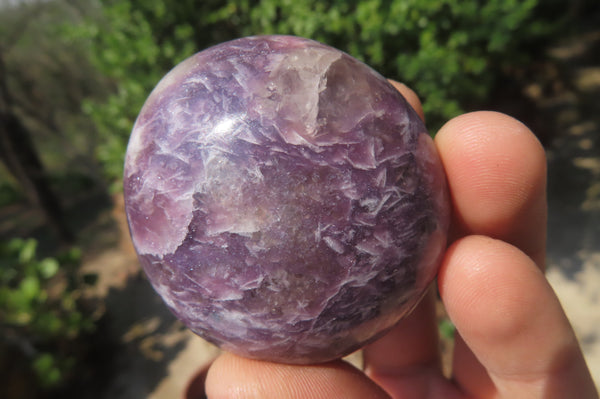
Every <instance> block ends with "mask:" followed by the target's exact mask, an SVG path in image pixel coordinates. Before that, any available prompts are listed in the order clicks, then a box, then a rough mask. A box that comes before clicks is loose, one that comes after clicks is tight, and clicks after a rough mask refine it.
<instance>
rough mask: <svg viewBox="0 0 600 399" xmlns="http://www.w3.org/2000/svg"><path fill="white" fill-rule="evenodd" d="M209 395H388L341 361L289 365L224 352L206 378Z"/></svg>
mask: <svg viewBox="0 0 600 399" xmlns="http://www.w3.org/2000/svg"><path fill="white" fill-rule="evenodd" d="M206 393H207V396H208V398H210V399H238V398H240V399H241V398H250V399H251V398H282V399H286V398H289V399H293V398H298V399H300V398H302V399H304V398H349V399H352V398H373V399H379V398H382V399H383V398H389V397H388V396H387V395H386V394H385V392H384V391H383V390H382V389H381V388H379V387H378V386H377V385H376V384H375V383H374V382H373V381H371V380H369V379H368V378H367V377H366V376H365V375H364V374H363V373H362V372H361V371H359V370H358V369H356V368H354V367H353V366H351V365H349V364H348V363H346V362H343V361H341V360H340V361H335V362H329V363H324V364H318V365H306V366H300V365H289V364H279V363H270V362H264V361H258V360H252V359H246V358H242V357H239V356H236V355H233V354H230V353H224V354H223V355H221V356H220V357H219V358H217V359H216V360H215V362H214V363H213V364H212V366H211V368H210V370H209V372H208V376H207V379H206Z"/></svg>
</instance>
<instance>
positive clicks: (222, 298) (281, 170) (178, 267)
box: [124, 36, 449, 363]
mask: <svg viewBox="0 0 600 399" xmlns="http://www.w3.org/2000/svg"><path fill="white" fill-rule="evenodd" d="M124 190H125V199H126V210H127V216H128V220H129V226H130V229H131V235H132V238H133V242H134V244H135V248H136V250H137V252H138V255H139V259H140V261H141V264H142V266H143V268H144V270H145V271H146V273H147V275H148V277H149V279H150V281H151V283H152V285H153V286H154V288H155V290H156V291H157V292H158V293H159V294H160V295H161V296H162V298H163V299H164V301H165V302H166V304H167V305H168V306H169V308H170V309H171V310H172V311H173V312H174V313H175V315H177V316H178V317H179V318H180V319H181V320H182V321H183V322H184V323H185V324H186V325H187V326H188V327H189V328H190V329H192V330H193V331H194V332H196V333H197V334H198V335H200V336H202V337H204V338H206V339H207V340H209V341H212V342H213V343H215V344H217V345H219V346H221V347H222V348H223V349H225V350H229V351H232V352H235V353H237V354H240V355H242V356H246V357H251V358H259V359H266V360H272V361H279V362H286V363H311V362H322V361H328V360H331V359H334V358H338V357H341V356H343V355H346V354H348V353H349V352H351V351H353V350H355V349H357V348H359V347H361V346H362V345H364V344H365V343H367V342H370V341H372V340H374V339H375V338H377V337H379V336H380V335H381V334H383V332H385V331H386V330H388V329H389V328H390V327H392V326H393V325H394V324H395V323H396V322H398V320H400V319H401V318H402V317H403V316H405V315H406V314H407V313H408V312H410V311H411V310H412V308H414V306H415V305H416V304H417V302H418V301H419V300H420V298H421V297H422V296H423V293H424V292H425V290H426V288H427V286H428V285H429V283H430V282H431V281H432V279H433V278H434V276H435V274H436V272H437V268H438V263H439V260H440V257H441V254H442V253H443V250H444V248H445V242H446V230H447V225H448V219H449V207H448V199H447V194H446V187H445V180H444V174H443V171H442V167H441V164H440V161H439V158H438V155H437V153H436V150H435V148H434V145H433V143H432V140H431V139H430V137H429V136H428V134H427V133H426V130H425V127H424V125H423V123H422V122H421V120H420V119H419V117H418V116H417V114H416V113H415V112H414V111H413V109H412V108H411V107H410V106H409V105H408V104H407V102H406V101H405V100H404V98H403V97H402V96H401V95H400V94H399V93H398V92H397V91H396V90H395V89H394V88H393V87H392V86H391V85H390V84H389V83H388V82H387V81H386V80H385V79H384V78H383V77H382V76H380V75H379V74H377V73H376V72H374V71H373V70H372V69H370V68H369V67H367V66H366V65H364V64H363V63H361V62H359V61H357V60H355V59H354V58H352V57H350V56H348V55H347V54H345V53H343V52H341V51H339V50H336V49H334V48H331V47H328V46H325V45H322V44H319V43H317V42H314V41H311V40H306V39H301V38H296V37H289V36H262V37H249V38H243V39H239V40H234V41H231V42H227V43H224V44H221V45H218V46H215V47H212V48H209V49H207V50H205V51H202V52H200V53H198V54H196V55H194V56H192V57H190V58H189V59H187V60H186V61H184V62H182V63H181V64H180V65H178V66H177V67H176V68H175V69H173V70H172V71H171V72H170V73H169V74H167V75H166V76H165V77H164V78H163V79H162V81H161V82H160V83H159V84H158V86H157V87H156V88H155V89H154V91H153V92H152V94H151V95H150V97H149V98H148V100H147V101H146V103H145V105H144V107H143V109H142V111H141V113H140V115H139V117H138V119H137V121H136V124H135V127H134V129H133V133H132V135H131V139H130V142H129V147H128V149H127V158H126V162H125V176H124Z"/></svg>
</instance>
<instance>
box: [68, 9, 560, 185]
mask: <svg viewBox="0 0 600 399" xmlns="http://www.w3.org/2000/svg"><path fill="white" fill-rule="evenodd" d="M538 3H539V0H488V1H471V2H465V1H460V0H360V1H359V0H228V1H216V0H206V1H203V2H194V1H191V0H184V1H180V0H147V1H142V0H128V1H114V0H103V1H101V4H102V12H103V17H102V18H99V19H96V20H94V21H91V22H90V23H89V24H87V25H86V27H84V28H81V29H80V31H79V32H77V35H81V33H82V31H83V33H86V34H87V36H86V38H87V40H90V43H91V44H90V47H91V51H92V54H93V61H94V63H95V65H96V66H97V67H98V68H99V69H100V70H101V71H102V72H103V73H104V74H106V75H107V76H109V77H110V78H112V81H113V83H114V85H115V88H114V94H113V95H111V96H110V97H109V98H108V99H107V100H106V101H100V102H99V101H94V100H90V101H88V102H87V103H86V104H85V107H84V110H85V112H86V113H87V114H88V115H90V116H91V117H92V118H93V119H94V121H95V122H96V124H97V125H98V127H99V129H100V131H101V135H102V140H101V144H100V146H99V147H98V151H97V155H98V158H99V159H100V161H101V162H102V163H103V164H104V166H105V171H106V174H107V176H108V177H109V179H112V180H115V181H117V182H118V181H119V180H120V177H121V173H122V165H123V156H124V152H125V146H126V142H127V138H128V136H129V133H130V130H131V127H132V125H133V122H134V120H135V117H136V116H137V113H138V112H139V110H140V108H141V106H142V104H143V102H144V100H145V98H146V97H147V95H148V94H149V93H150V91H151V89H152V88H153V87H154V85H155V84H156V83H157V82H158V80H159V79H160V77H161V76H162V75H163V74H164V73H166V72H167V71H168V70H169V69H170V68H171V67H173V66H174V65H175V64H176V63H177V62H179V61H181V60H182V59H184V58H186V57H187V56H189V55H191V54H192V53H194V52H195V51H199V50H202V49H204V48H206V47H207V46H209V45H213V44H216V43H219V42H222V41H225V40H229V39H234V38H237V37H241V36H248V35H256V34H291V35H298V36H303V37H308V38H312V39H316V40H319V41H321V42H324V43H326V44H329V45H332V46H334V47H337V48H340V49H342V50H345V51H347V52H349V53H350V54H352V55H354V56H356V57H357V58H359V59H361V60H363V61H365V62H366V63H367V64H369V65H371V66H372V67H374V68H375V69H377V70H378V71H379V72H381V73H382V74H383V75H385V76H387V77H389V78H393V79H396V80H400V81H403V82H405V83H407V84H408V85H409V86H412V87H413V88H415V89H416V91H417V92H418V93H419V95H420V96H421V98H422V100H423V107H424V110H425V113H426V115H427V117H428V124H429V125H430V128H431V129H432V131H435V130H436V129H437V128H438V127H439V126H440V125H441V123H442V122H443V121H445V120H447V119H448V118H450V117H453V116H455V115H457V114H458V113H460V112H463V111H464V109H465V106H466V104H470V105H472V104H478V103H481V102H482V101H483V100H485V99H486V98H488V97H489V96H490V95H491V91H492V89H493V85H494V82H495V80H496V79H497V78H498V76H499V74H500V73H501V72H502V71H503V69H504V68H506V67H510V66H512V67H514V66H517V65H522V64H523V63H524V62H525V61H526V60H527V59H528V57H529V56H530V52H529V49H528V45H529V44H530V43H531V42H532V41H534V40H539V39H540V38H541V37H543V36H544V35H545V34H547V33H548V31H549V28H548V27H549V26H550V23H547V22H546V20H547V19H548V15H546V16H545V17H544V18H546V19H541V18H537V17H536V12H537V11H538V10H537V8H536V7H537V6H538Z"/></svg>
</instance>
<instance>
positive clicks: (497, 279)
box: [438, 236, 590, 397]
mask: <svg viewBox="0 0 600 399" xmlns="http://www.w3.org/2000/svg"><path fill="white" fill-rule="evenodd" d="M438 285H439V291H440V295H441V297H442V301H443V302H444V305H445V307H446V310H447V312H448V315H449V317H450V318H451V320H452V321H453V322H454V324H455V326H456V328H457V332H458V333H459V334H460V337H461V338H462V339H463V340H464V342H465V343H466V346H458V347H457V348H455V350H459V351H464V352H465V353H455V358H458V359H461V358H463V359H464V358H469V356H470V354H469V353H467V352H468V351H470V352H472V354H473V355H474V358H475V359H477V361H474V362H467V363H466V364H457V363H455V364H454V370H453V372H454V378H455V380H456V381H457V382H458V383H459V385H461V387H463V389H465V390H466V391H467V392H469V393H470V394H473V395H475V396H477V395H489V393H490V392H492V391H497V392H503V395H504V396H502V395H500V396H501V397H515V396H511V395H514V394H515V393H517V392H520V393H521V394H522V395H523V396H527V397H564V396H553V395H555V394H556V393H557V392H560V393H564V392H578V391H580V390H581V389H584V390H585V389H589V387H590V377H589V373H588V372H587V369H586V365H585V361H584V360H583V356H582V354H581V350H580V348H579V345H578V342H577V339H576V337H575V334H574V332H573V330H572V328H571V326H570V324H569V321H568V319H567V317H566V315H565V313H564V311H563V310H562V307H561V305H560V302H559V301H558V299H557V297H556V295H555V294H554V291H553V290H552V288H551V286H550V285H549V284H548V282H547V280H546V279H545V277H544V275H543V273H542V272H541V271H540V270H539V269H538V268H537V266H536V265H535V263H534V262H533V261H532V260H531V258H529V257H528V256H527V255H526V254H525V253H523V252H522V251H520V250H519V249H517V248H516V247H514V246H512V245H510V244H508V243H505V242H503V241H500V240H496V239H491V238H489V237H484V236H469V237H465V238H462V239H460V240H458V241H456V242H455V243H454V244H453V245H452V246H451V247H450V248H449V250H448V252H447V254H446V257H445V259H444V261H443V263H442V266H441V269H440V273H439V276H438ZM482 374H486V375H489V376H490V379H489V380H488V381H487V383H484V384H481V383H478V382H477V381H474V379H473V376H474V375H482ZM480 380H481V379H480ZM490 384H492V385H493V386H492V385H490ZM507 392H510V394H509V393H507ZM550 392H551V393H552V395H549V393H550ZM577 397H581V396H577Z"/></svg>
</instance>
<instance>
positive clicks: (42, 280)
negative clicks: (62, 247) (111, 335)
mask: <svg viewBox="0 0 600 399" xmlns="http://www.w3.org/2000/svg"><path fill="white" fill-rule="evenodd" d="M36 249H37V241H35V240H33V239H29V240H22V239H13V240H10V241H8V242H1V243H0V331H1V333H2V336H3V337H4V338H5V341H4V342H3V344H9V345H14V346H16V347H18V348H19V349H20V350H21V352H22V354H23V355H24V356H25V357H27V358H29V361H30V364H31V369H32V371H33V372H34V373H35V374H36V375H37V377H38V381H39V383H40V385H41V386H43V387H52V386H56V385H58V384H60V383H61V382H62V381H63V378H64V376H65V374H66V373H68V372H69V371H70V370H71V369H72V368H73V366H74V365H75V364H76V357H75V356H76V355H75V354H73V353H70V351H69V350H68V345H69V343H70V342H72V341H74V340H75V339H76V338H77V337H78V336H79V335H80V334H81V333H84V332H89V331H91V330H93V328H94V322H93V320H92V318H91V317H90V316H89V315H87V314H86V313H85V312H84V311H83V310H82V309H81V305H80V303H79V299H78V295H79V291H78V288H77V285H78V284H77V283H76V282H75V281H69V276H70V275H72V274H73V271H72V269H73V267H74V266H76V265H77V263H78V262H79V257H80V253H79V250H77V249H71V250H69V251H67V252H66V253H65V254H62V255H61V256H59V257H56V258H51V257H48V258H44V259H41V260H40V259H38V258H37V257H36ZM69 269H71V270H69ZM61 272H62V273H61ZM71 280H72V278H71Z"/></svg>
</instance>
